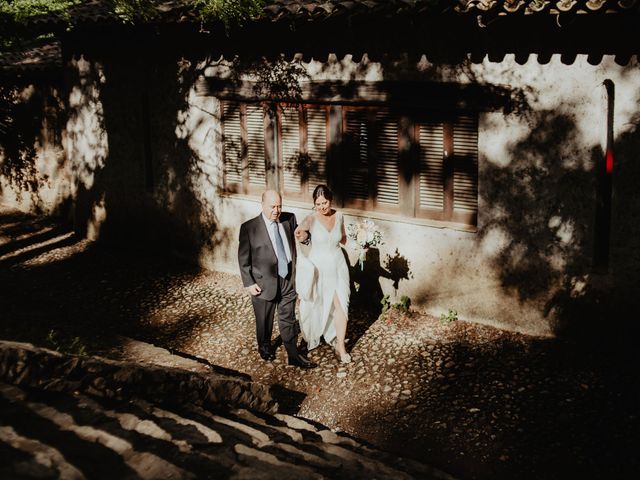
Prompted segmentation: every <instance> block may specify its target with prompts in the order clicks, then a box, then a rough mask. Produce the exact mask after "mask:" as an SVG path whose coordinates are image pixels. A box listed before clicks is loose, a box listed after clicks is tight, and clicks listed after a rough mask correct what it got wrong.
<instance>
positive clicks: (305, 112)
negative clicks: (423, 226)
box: [223, 102, 478, 226]
mask: <svg viewBox="0 0 640 480" xmlns="http://www.w3.org/2000/svg"><path fill="white" fill-rule="evenodd" d="M331 108H333V109H334V110H335V109H336V108H337V109H338V111H341V117H340V115H338V117H336V116H335V115H334V116H332V115H331V114H330V113H331V112H330V110H331ZM332 118H333V119H336V120H338V121H337V122H336V120H334V122H335V123H340V125H332V123H331V122H332V120H331V119H332ZM340 119H341V120H340ZM268 122H269V120H268V119H267V118H266V116H265V109H264V108H263V107H262V106H261V105H260V104H256V103H253V104H251V103H246V104H244V103H234V102H224V104H223V133H224V136H223V139H224V140H223V141H224V185H225V189H226V191H228V192H237V193H245V194H258V193H260V192H262V191H263V190H264V189H265V188H266V185H267V183H268V182H267V180H266V175H267V173H268V172H269V171H270V169H267V168H266V167H265V165H266V164H267V163H269V162H268V161H267V159H270V158H274V162H275V168H274V169H273V170H274V175H275V180H274V183H275V184H276V185H277V186H278V188H279V189H280V190H281V191H282V192H283V194H284V196H285V197H286V198H288V199H297V200H301V201H308V200H309V198H310V195H311V192H312V191H313V189H314V188H315V187H316V186H317V185H318V184H320V183H325V184H328V185H330V186H332V187H333V188H334V190H335V193H336V199H335V202H336V204H337V206H339V207H342V208H350V209H358V210H366V211H379V212H388V213H393V214H398V215H401V216H405V217H415V218H425V219H431V220H437V221H442V222H452V223H457V224H464V225H472V226H473V225H476V223H477V213H478V212H477V210H478V119H477V114H475V113H468V112H467V113H461V114H455V115H454V114H450V113H449V114H445V113H435V112H424V111H415V110H411V109H404V110H403V109H399V108H396V109H391V108H385V107H368V106H367V107H364V106H351V105H349V106H347V105H343V106H335V105H333V106H332V107H330V106H328V105H293V106H292V105H282V106H279V107H278V108H277V113H276V114H275V117H274V122H275V125H274V127H273V128H274V129H275V130H273V129H272V130H270V129H269V128H268ZM330 131H334V132H335V131H337V132H341V137H340V136H338V138H336V139H335V141H336V142H337V143H341V145H340V148H337V149H335V150H334V152H335V151H339V152H340V154H339V156H338V157H334V158H333V160H332V167H331V169H329V168H328V152H329V151H330V150H331V149H330ZM273 136H275V137H276V138H274V139H273V141H272V142H271V143H269V139H270V137H273ZM269 148H272V149H273V150H274V151H273V152H272V153H269V151H267V150H268V149H269ZM329 171H331V172H332V173H331V175H329ZM329 177H331V178H329Z"/></svg>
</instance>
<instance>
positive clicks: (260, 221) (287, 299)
mask: <svg viewBox="0 0 640 480" xmlns="http://www.w3.org/2000/svg"><path fill="white" fill-rule="evenodd" d="M296 227H297V223H296V217H295V215H293V214H292V213H283V212H282V197H281V196H280V194H279V193H278V192H276V191H274V190H267V191H266V192H264V193H263V194H262V213H260V215H258V216H257V217H255V218H252V219H251V220H248V221H246V222H245V223H243V224H242V226H241V227H240V245H239V247H238V263H239V264H240V276H241V277H242V283H243V285H244V287H245V290H247V292H249V294H250V295H251V301H252V303H253V311H254V313H255V316H256V336H257V340H258V353H260V356H261V357H262V358H263V359H264V360H273V359H274V358H275V354H274V352H273V349H272V347H271V333H272V330H273V317H274V314H275V311H276V307H277V309H278V327H279V328H280V337H281V338H282V343H283V344H284V348H285V349H286V351H287V356H288V358H289V365H295V366H297V367H301V368H315V367H316V366H317V365H316V364H315V363H313V362H311V361H309V360H307V359H306V358H305V357H303V356H302V355H300V353H299V352H298V348H297V345H296V344H297V337H298V331H299V328H298V325H297V323H296V315H295V306H296V291H295V285H294V279H295V272H294V268H295V264H296V248H295V243H294V237H293V232H294V230H295V229H296Z"/></svg>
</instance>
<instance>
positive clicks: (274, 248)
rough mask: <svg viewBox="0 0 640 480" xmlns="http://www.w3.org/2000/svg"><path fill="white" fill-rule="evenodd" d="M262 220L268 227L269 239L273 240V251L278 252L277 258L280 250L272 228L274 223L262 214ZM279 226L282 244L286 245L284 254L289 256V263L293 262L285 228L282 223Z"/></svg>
mask: <svg viewBox="0 0 640 480" xmlns="http://www.w3.org/2000/svg"><path fill="white" fill-rule="evenodd" d="M262 220H264V224H265V225H266V226H267V232H269V239H270V240H271V245H272V246H273V251H274V252H276V257H277V256H278V248H277V247H276V237H275V235H274V234H273V227H272V226H271V224H272V223H274V222H273V221H272V220H269V219H268V218H267V217H266V215H265V214H264V213H262ZM276 223H277V224H278V230H279V231H280V237H281V238H282V243H283V245H284V252H285V253H286V254H287V263H289V262H290V261H291V249H290V248H289V240H288V239H287V234H286V233H285V231H284V227H283V226H282V223H281V222H276Z"/></svg>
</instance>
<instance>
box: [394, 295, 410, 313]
mask: <svg viewBox="0 0 640 480" xmlns="http://www.w3.org/2000/svg"><path fill="white" fill-rule="evenodd" d="M409 307H411V299H410V298H409V297H407V296H406V295H402V296H401V297H400V301H399V302H398V303H396V304H395V305H394V306H393V308H395V309H396V310H400V311H401V312H404V313H407V312H408V311H409Z"/></svg>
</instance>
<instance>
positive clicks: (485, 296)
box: [88, 56, 640, 335]
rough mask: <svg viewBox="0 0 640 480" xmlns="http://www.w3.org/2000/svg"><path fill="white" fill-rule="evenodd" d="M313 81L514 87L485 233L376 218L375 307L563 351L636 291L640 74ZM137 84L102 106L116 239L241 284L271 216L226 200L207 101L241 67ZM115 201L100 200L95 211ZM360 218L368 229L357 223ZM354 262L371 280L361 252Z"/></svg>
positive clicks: (118, 80) (489, 188)
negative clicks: (612, 294)
mask: <svg viewBox="0 0 640 480" xmlns="http://www.w3.org/2000/svg"><path fill="white" fill-rule="evenodd" d="M165 60H166V61H165ZM305 68H306V70H307V72H308V74H309V76H310V79H311V80H344V79H351V80H368V81H376V80H390V79H391V80H401V79H413V80H424V81H436V82H452V83H462V84H480V85H491V86H502V87H506V88H507V89H508V90H509V91H510V92H511V101H510V102H509V103H510V104H509V107H508V108H505V109H500V110H495V109H487V110H486V111H483V112H481V113H480V126H479V129H480V131H479V175H480V176H479V219H478V228H477V231H473V232H471V231H465V230H464V229H456V228H449V227H447V228H442V226H441V225H435V224H433V223H428V222H420V221H412V220H403V219H397V218H394V217H388V216H384V215H380V214H367V213H362V215H368V216H369V215H370V216H371V217H373V218H374V220H376V221H377V222H378V224H379V226H380V229H381V230H382V231H383V233H384V236H385V243H384V245H383V246H382V247H381V248H380V249H379V252H378V259H376V258H371V259H370V262H373V263H370V264H369V265H368V266H366V267H365V271H366V272H368V274H369V275H368V277H366V278H360V277H359V275H360V274H359V272H358V269H357V268H356V269H354V270H353V274H354V279H359V280H360V282H359V283H360V287H361V288H366V289H373V290H371V291H373V292H374V295H372V298H374V299H375V301H377V299H378V297H380V296H381V295H382V294H385V293H387V294H390V295H391V298H392V300H396V299H397V298H398V297H399V296H401V295H408V296H409V297H410V298H411V300H412V302H413V305H414V306H416V307H418V308H421V309H424V310H427V311H430V312H433V313H435V314H439V313H441V312H443V311H446V310H447V309H449V308H453V309H455V310H457V311H458V315H459V317H460V318H462V319H467V320H473V321H478V322H483V323H489V324H493V325H498V326H501V327H505V328H510V329H515V330H520V331H524V332H529V333H535V334H543V335H550V334H554V333H555V332H557V331H559V330H561V329H562V328H564V327H565V326H566V324H567V322H569V321H572V322H579V321H581V319H580V318H577V317H576V316H575V315H572V312H575V310H572V309H571V308H570V306H571V305H572V304H573V303H575V302H580V301H582V300H584V299H585V298H588V297H589V296H590V295H592V294H594V295H595V294H597V293H598V292H597V291H599V290H602V291H605V292H607V291H608V290H609V289H610V288H611V287H615V288H618V289H619V290H620V291H623V290H624V289H625V288H627V289H629V288H631V287H629V286H630V285H631V284H632V283H633V282H634V281H637V280H638V264H639V263H640V262H639V259H638V257H637V254H636V253H635V252H637V251H638V240H637V238H638V237H639V236H638V235H635V236H634V234H635V233H637V227H635V226H630V225H629V224H628V222H627V218H628V215H631V216H633V215H635V217H634V218H638V208H637V206H635V204H633V205H632V207H629V202H628V201H627V200H625V198H627V199H628V198H630V196H632V195H633V185H634V182H633V180H632V179H631V178H629V177H627V176H625V177H624V178H621V177H619V172H623V171H624V172H626V173H628V174H629V175H632V176H635V178H638V170H637V167H636V166H635V165H636V164H637V162H636V161H635V156H636V152H637V148H636V146H637V145H638V136H639V134H638V132H637V123H638V114H637V112H638V111H639V108H638V105H639V104H638V101H639V99H640V76H639V75H638V73H639V67H638V64H637V61H636V59H635V58H634V59H632V62H631V63H630V64H629V65H627V66H619V65H617V64H616V63H615V62H614V61H613V59H612V58H609V57H606V56H605V57H604V58H603V60H602V61H601V62H600V63H599V64H598V65H596V66H593V65H591V64H589V63H588V62H587V60H586V57H584V56H578V57H577V59H576V60H575V62H573V63H572V64H571V65H565V64H563V63H562V62H560V59H559V57H558V56H553V57H552V58H551V61H550V62H549V63H547V64H540V63H538V61H537V60H536V58H535V56H531V57H530V59H529V61H528V62H527V63H526V64H524V65H520V64H518V63H516V62H515V61H514V59H513V57H511V56H507V57H505V59H504V60H503V61H502V62H500V63H492V62H489V61H488V60H485V62H484V63H482V64H471V63H469V64H465V65H461V66H457V67H442V66H438V65H432V64H430V63H429V62H428V61H427V60H426V58H424V57H423V58H422V59H421V60H420V61H418V62H417V63H413V64H412V63H410V62H409V61H407V60H403V59H400V60H398V59H395V60H393V59H392V60H385V61H382V62H374V61H369V60H368V59H367V58H366V57H365V58H364V59H363V60H362V61H361V62H360V63H358V64H356V63H354V62H352V60H351V59H350V58H349V57H346V58H345V59H336V58H331V57H330V59H329V61H328V62H324V63H323V62H318V61H312V62H310V63H307V64H305ZM131 69H135V65H130V66H128V67H127V68H125V66H122V65H121V66H117V65H116V63H115V62H114V64H113V65H112V66H111V67H107V68H105V70H104V75H105V85H106V86H105V87H103V88H102V97H101V98H102V102H103V105H110V106H109V107H105V108H104V115H105V119H104V122H105V125H106V128H107V132H108V147H109V154H108V157H107V159H106V163H105V166H104V167H103V168H102V170H101V171H102V174H103V175H104V178H103V181H102V185H103V189H104V191H105V192H106V193H105V195H106V196H105V197H104V198H106V207H105V208H106V212H107V213H106V215H107V217H108V218H111V219H114V218H115V219H122V223H119V222H115V223H114V225H115V226H116V227H118V226H119V227H118V228H115V227H114V229H113V230H112V231H114V232H118V231H119V232H122V231H123V228H124V226H125V225H130V226H131V228H130V229H128V230H127V233H128V235H129V237H130V238H134V237H136V236H141V237H144V236H145V235H146V236H147V237H146V238H148V236H149V235H150V234H149V232H152V233H153V235H155V236H154V239H153V242H154V244H161V243H162V242H160V240H159V239H163V240H164V241H165V242H166V243H164V244H166V245H168V246H169V247H170V248H171V249H173V250H175V251H179V252H182V253H185V254H186V255H188V256H190V257H191V258H194V259H196V260H197V261H198V262H199V263H200V264H201V265H202V266H204V267H207V268H212V269H220V270H227V271H231V272H236V271H237V267H236V250H237V235H238V228H239V225H240V223H242V222H243V221H244V220H246V219H248V218H250V217H252V216H254V215H256V214H257V213H258V212H259V208H260V207H259V203H258V200H257V199H255V198H253V199H252V198H243V197H229V196H221V195H220V194H219V193H218V187H220V181H221V145H220V141H221V135H220V133H221V129H220V119H219V108H218V100H217V99H216V98H214V97H211V96H200V95H198V94H197V92H196V89H195V84H196V80H197V75H198V74H200V73H202V72H204V73H206V74H207V75H216V76H218V75H225V69H227V73H228V68H227V65H225V64H224V62H222V63H220V62H216V63H214V62H209V63H208V62H207V60H205V59H191V60H185V59H181V58H179V57H176V58H175V59H172V60H167V59H163V61H162V62H161V63H158V64H155V65H153V66H152V69H151V70H149V71H150V72H152V73H151V76H150V77H144V75H143V73H142V72H141V73H140V76H139V77H138V78H139V79H144V78H147V80H146V81H145V80H136V81H133V82H132V81H131V79H130V76H131V75H132V74H131V71H132V70H131ZM605 79H610V80H612V81H613V83H614V85H615V91H616V97H615V111H614V135H615V140H616V142H620V143H621V148H619V149H617V150H616V169H615V170H614V221H613V230H612V247H611V248H612V255H611V259H612V260H611V268H610V270H609V273H607V274H604V275H603V274H598V275H595V274H593V273H592V266H591V264H592V257H593V237H594V218H595V201H596V197H595V191H596V184H595V174H594V165H595V162H596V161H598V159H600V158H601V157H602V155H603V148H604V146H605V145H604V142H605V138H606V127H607V123H606V118H607V117H606V113H607V110H606V107H607V101H606V96H605V91H604V87H603V86H602V83H603V81H604V80H605ZM110 82H112V83H110ZM136 82H139V83H136ZM126 89H128V92H124V90H126ZM131 92H138V93H145V94H148V95H149V109H150V119H151V122H150V126H149V131H150V137H149V138H150V140H149V150H148V152H147V153H145V152H146V151H145V147H144V145H142V144H141V138H142V137H143V136H144V132H145V130H144V129H145V126H144V120H143V117H144V114H143V113H141V110H140V108H143V107H140V101H139V96H138V94H137V93H131ZM622 147H624V148H622ZM145 156H146V157H145ZM143 157H145V158H143ZM145 161H150V163H149V164H148V165H151V169H152V172H151V176H152V185H151V186H150V187H149V186H148V185H147V186H145V181H144V180H141V178H142V177H143V176H144V175H148V174H149V173H148V171H147V170H148V166H147V167H145V166H144V165H145ZM145 168H146V169H147V170H145ZM145 172H146V173H145ZM103 193H104V192H103ZM101 195H102V194H99V195H96V194H93V195H92V197H91V198H92V200H91V202H94V203H95V202H96V201H99V200H100V198H102V197H101ZM309 203H310V202H309ZM636 203H637V202H636ZM285 206H286V207H288V209H289V210H292V211H294V212H295V213H296V214H297V215H298V217H299V218H301V217H303V216H304V215H305V214H307V213H308V212H309V209H308V207H309V206H310V205H305V204H303V203H292V202H290V201H288V200H287V199H286V198H285ZM92 208H93V206H92V205H91V204H89V206H88V209H89V210H91V209H92ZM347 213H348V214H349V215H348V216H347V220H348V221H352V220H353V219H354V216H353V213H354V212H347ZM635 224H637V222H636V223H635ZM635 224H634V225H635ZM630 252H631V253H633V254H632V255H629V253H630ZM349 253H350V255H351V264H352V265H355V263H356V258H355V252H354V251H352V250H349ZM374 253H375V252H374ZM374 267H375V268H374ZM405 267H406V268H405ZM388 277H392V278H388ZM363 285H364V287H363ZM594 292H595V293H594Z"/></svg>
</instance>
